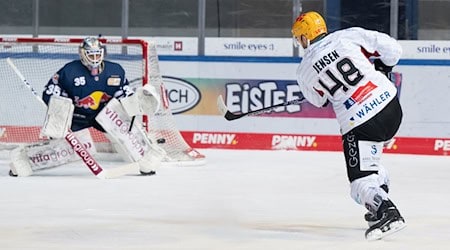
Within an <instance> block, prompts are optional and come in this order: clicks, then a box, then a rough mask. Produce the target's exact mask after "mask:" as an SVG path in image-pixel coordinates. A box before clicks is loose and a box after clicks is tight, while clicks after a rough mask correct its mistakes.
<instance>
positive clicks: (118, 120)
mask: <svg viewBox="0 0 450 250" xmlns="http://www.w3.org/2000/svg"><path fill="white" fill-rule="evenodd" d="M95 119H96V120H97V122H98V123H99V124H100V125H101V126H102V127H103V129H104V130H105V131H106V132H107V134H108V138H109V139H110V140H111V141H112V142H113V145H115V146H116V147H118V148H117V149H118V150H117V151H118V152H119V153H120V154H121V155H122V157H123V158H125V159H126V160H128V159H129V160H131V161H132V162H137V163H138V164H139V166H140V170H141V172H144V173H148V172H151V171H155V170H156V168H158V167H159V165H160V164H161V160H162V158H163V157H164V155H165V151H164V150H163V149H161V148H159V147H158V146H156V144H153V143H152V142H151V141H150V139H149V138H148V137H147V135H146V134H145V132H144V131H143V130H142V129H141V128H140V127H139V125H136V124H133V126H132V127H131V130H130V124H131V118H130V117H129V116H128V115H127V112H126V111H125V110H124V108H123V107H122V105H121V103H120V102H119V101H118V100H117V99H115V98H113V99H111V100H110V101H109V102H108V104H107V105H106V106H105V107H104V108H103V109H102V111H101V112H100V113H99V114H98V115H97V117H95Z"/></svg>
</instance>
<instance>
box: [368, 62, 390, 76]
mask: <svg viewBox="0 0 450 250" xmlns="http://www.w3.org/2000/svg"><path fill="white" fill-rule="evenodd" d="M373 65H374V66H375V70H376V71H381V72H383V73H384V74H385V75H386V76H388V75H389V72H391V71H392V68H394V66H387V65H386V64H384V63H383V62H382V61H381V60H380V59H375V60H374V61H373Z"/></svg>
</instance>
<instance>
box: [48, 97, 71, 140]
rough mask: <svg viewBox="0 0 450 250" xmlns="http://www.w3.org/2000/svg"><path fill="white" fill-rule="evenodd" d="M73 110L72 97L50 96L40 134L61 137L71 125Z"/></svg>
mask: <svg viewBox="0 0 450 250" xmlns="http://www.w3.org/2000/svg"><path fill="white" fill-rule="evenodd" d="M73 110H74V106H73V103H72V99H69V98H66V97H62V96H55V95H54V96H51V97H50V101H49V103H48V108H47V114H46V117H45V121H44V125H43V126H42V131H41V135H44V136H48V137H51V138H63V137H64V136H65V134H66V133H67V131H68V130H69V128H70V126H71V125H72V117H73Z"/></svg>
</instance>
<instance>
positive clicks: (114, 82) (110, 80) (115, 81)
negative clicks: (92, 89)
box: [107, 76, 121, 86]
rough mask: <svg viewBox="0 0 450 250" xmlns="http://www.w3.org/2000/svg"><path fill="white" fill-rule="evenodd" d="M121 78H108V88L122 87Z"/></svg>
mask: <svg viewBox="0 0 450 250" xmlns="http://www.w3.org/2000/svg"><path fill="white" fill-rule="evenodd" d="M120 82H121V80H120V77H119V76H111V77H110V78H108V81H107V84H108V86H120Z"/></svg>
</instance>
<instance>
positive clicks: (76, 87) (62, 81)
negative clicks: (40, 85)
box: [42, 60, 133, 132]
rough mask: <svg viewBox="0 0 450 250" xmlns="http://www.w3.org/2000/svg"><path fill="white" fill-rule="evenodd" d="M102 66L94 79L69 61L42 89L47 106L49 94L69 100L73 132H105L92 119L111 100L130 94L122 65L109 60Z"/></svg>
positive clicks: (83, 69)
mask: <svg viewBox="0 0 450 250" xmlns="http://www.w3.org/2000/svg"><path fill="white" fill-rule="evenodd" d="M102 66H103V70H102V71H101V73H100V74H98V75H95V76H93V75H91V72H90V70H88V69H87V68H86V67H85V66H84V65H83V64H82V63H81V61H80V60H75V61H72V62H70V63H68V64H66V65H64V67H62V68H61V69H60V70H59V71H58V72H57V73H56V74H55V75H54V76H53V77H52V78H51V79H50V80H49V82H48V83H47V85H46V86H45V89H44V92H43V94H42V99H43V100H44V102H45V103H47V104H48V102H49V100H50V96H52V95H58V96H63V97H67V98H70V99H72V101H73V104H74V105H75V109H74V114H73V120H72V127H71V129H72V130H73V131H78V130H81V129H84V128H88V127H94V128H96V129H98V130H100V131H103V132H104V130H103V128H101V126H100V125H99V124H98V123H97V122H96V121H95V116H96V115H97V114H98V113H99V112H100V111H101V110H102V108H103V107H105V105H106V103H108V101H109V100H110V99H111V98H113V97H115V98H117V99H120V98H123V97H125V96H129V95H131V94H132V93H133V91H132V90H131V88H130V86H129V85H128V80H127V78H126V77H125V70H124V69H123V68H122V66H120V65H119V64H117V63H113V62H110V61H103V65H102Z"/></svg>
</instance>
